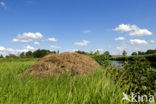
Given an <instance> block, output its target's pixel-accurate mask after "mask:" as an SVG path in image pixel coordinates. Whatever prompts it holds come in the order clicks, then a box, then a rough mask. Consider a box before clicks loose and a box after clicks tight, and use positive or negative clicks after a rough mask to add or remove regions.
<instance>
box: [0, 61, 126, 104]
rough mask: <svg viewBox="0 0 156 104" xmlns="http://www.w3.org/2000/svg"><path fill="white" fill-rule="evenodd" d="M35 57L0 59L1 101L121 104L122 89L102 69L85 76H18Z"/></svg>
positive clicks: (14, 103)
mask: <svg viewBox="0 0 156 104" xmlns="http://www.w3.org/2000/svg"><path fill="white" fill-rule="evenodd" d="M36 60H37V59H10V60H9V61H8V60H0V104H122V100H121V99H122V97H123V95H122V92H123V91H122V89H121V88H120V87H119V84H114V82H113V80H111V79H110V78H109V76H107V77H106V73H105V70H104V69H99V70H97V72H95V73H93V74H92V75H88V76H80V75H79V76H72V75H69V74H64V75H61V76H60V77H47V78H37V77H34V76H25V77H19V76H18V74H19V73H21V72H23V71H24V70H26V69H28V68H29V67H30V66H31V65H32V64H33V63H34V62H35V61H36Z"/></svg>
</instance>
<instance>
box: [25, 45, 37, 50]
mask: <svg viewBox="0 0 156 104" xmlns="http://www.w3.org/2000/svg"><path fill="white" fill-rule="evenodd" d="M25 48H26V49H28V50H34V49H35V48H34V47H32V46H30V45H27V46H26V47H25Z"/></svg>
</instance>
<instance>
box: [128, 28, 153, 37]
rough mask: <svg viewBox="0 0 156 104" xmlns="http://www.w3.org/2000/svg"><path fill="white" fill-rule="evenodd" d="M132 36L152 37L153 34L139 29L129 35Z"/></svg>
mask: <svg viewBox="0 0 156 104" xmlns="http://www.w3.org/2000/svg"><path fill="white" fill-rule="evenodd" d="M129 35H130V36H145V35H152V32H150V31H149V30H147V29H137V30H135V31H133V32H130V33H129Z"/></svg>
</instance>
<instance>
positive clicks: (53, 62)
mask: <svg viewBox="0 0 156 104" xmlns="http://www.w3.org/2000/svg"><path fill="white" fill-rule="evenodd" d="M99 66H100V65H99V64H98V63H97V62H96V61H94V60H93V59H92V58H90V57H89V56H86V55H82V54H78V53H69V52H65V53H62V54H50V55H47V56H45V57H43V58H41V59H40V60H38V61H37V62H36V63H35V64H34V65H32V66H31V67H30V68H29V69H28V70H26V71H25V72H23V73H22V75H27V74H30V75H55V74H62V73H64V72H73V73H76V74H89V73H91V72H94V71H95V70H96V69H97V68H98V67H99Z"/></svg>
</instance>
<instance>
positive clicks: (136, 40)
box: [130, 39, 148, 44]
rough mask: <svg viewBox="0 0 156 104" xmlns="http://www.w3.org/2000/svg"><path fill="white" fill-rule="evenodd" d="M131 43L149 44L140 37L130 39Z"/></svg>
mask: <svg viewBox="0 0 156 104" xmlns="http://www.w3.org/2000/svg"><path fill="white" fill-rule="evenodd" d="M130 43H131V44H148V42H147V41H145V40H140V39H130Z"/></svg>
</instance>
